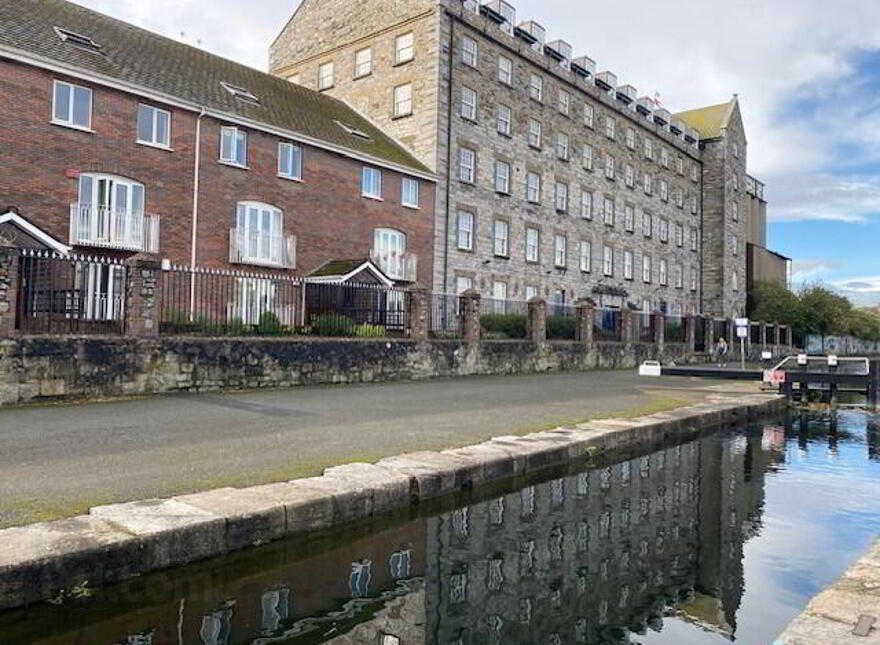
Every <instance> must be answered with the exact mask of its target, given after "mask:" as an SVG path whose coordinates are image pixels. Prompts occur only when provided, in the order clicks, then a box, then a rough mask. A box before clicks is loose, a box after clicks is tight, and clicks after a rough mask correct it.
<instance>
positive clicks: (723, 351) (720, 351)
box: [715, 336, 730, 367]
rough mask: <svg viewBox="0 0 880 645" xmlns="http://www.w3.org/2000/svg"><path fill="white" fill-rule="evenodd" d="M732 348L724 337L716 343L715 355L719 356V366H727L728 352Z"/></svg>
mask: <svg viewBox="0 0 880 645" xmlns="http://www.w3.org/2000/svg"><path fill="white" fill-rule="evenodd" d="M729 349H730V348H729V347H728V346H727V341H726V340H724V337H723V336H722V337H721V338H719V339H718V342H717V343H716V344H715V355H716V356H717V357H718V367H727V352H728V350H729Z"/></svg>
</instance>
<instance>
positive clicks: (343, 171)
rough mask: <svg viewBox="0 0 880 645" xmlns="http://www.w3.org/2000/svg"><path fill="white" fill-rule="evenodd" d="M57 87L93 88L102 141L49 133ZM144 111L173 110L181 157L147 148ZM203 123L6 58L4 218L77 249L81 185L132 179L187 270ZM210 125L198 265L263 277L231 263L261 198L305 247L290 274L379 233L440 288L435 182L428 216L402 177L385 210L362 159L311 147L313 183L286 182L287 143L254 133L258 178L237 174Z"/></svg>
mask: <svg viewBox="0 0 880 645" xmlns="http://www.w3.org/2000/svg"><path fill="white" fill-rule="evenodd" d="M56 79H57V80H67V81H69V82H72V83H75V84H78V85H83V86H87V87H91V89H92V90H93V103H92V129H93V132H84V131H79V130H75V129H70V128H66V127H63V126H58V125H53V124H51V123H50V120H51V117H52V93H53V90H52V87H53V80H56ZM139 103H146V104H151V105H156V106H157V107H161V108H162V109H165V110H168V111H170V112H171V115H172V116H171V150H170V151H168V150H164V149H158V148H153V147H149V146H145V145H141V144H138V143H136V123H137V109H138V104H139ZM198 119H199V117H198V115H197V114H195V113H193V112H191V111H189V110H185V109H178V108H175V107H173V106H168V105H163V104H160V103H155V102H153V101H149V100H145V99H140V98H139V97H137V96H135V95H133V94H128V93H126V92H123V91H119V90H116V89H112V88H109V87H102V86H97V85H95V84H92V83H88V82H84V81H80V80H76V79H66V78H65V77H64V76H63V75H60V74H55V73H52V72H49V71H46V70H42V69H38V68H35V67H30V66H26V65H23V64H19V63H14V62H10V61H6V60H0V150H2V153H0V211H2V210H5V207H7V206H16V207H17V208H18V209H19V211H20V213H21V215H22V216H24V217H25V218H27V219H28V220H30V221H31V222H32V223H34V224H35V225H37V226H39V227H40V228H42V229H43V230H45V231H46V232H48V233H49V234H51V235H52V236H54V237H55V238H57V239H58V240H60V241H62V242H64V243H68V241H69V229H70V204H71V203H73V202H75V201H77V199H78V180H77V177H78V175H79V174H80V173H82V172H100V173H107V174H112V175H118V176H122V177H126V178H129V179H132V180H134V181H137V182H139V183H142V184H143V185H144V187H145V211H146V212H148V213H153V214H156V215H159V216H160V217H161V237H160V247H159V253H158V255H159V257H160V258H163V259H168V260H170V261H171V262H172V263H175V264H188V263H189V261H190V253H191V237H192V212H193V176H194V165H195V161H194V151H195V139H196V125H197V122H198ZM201 124H202V125H201V141H202V143H201V161H200V164H199V165H200V169H199V174H200V189H199V207H198V212H199V226H198V235H197V244H196V264H197V265H198V266H201V267H209V268H235V269H243V270H262V269H264V267H248V266H243V265H234V266H233V265H230V263H229V245H230V240H229V237H230V233H229V231H230V228H232V227H234V226H235V224H236V204H237V202H239V201H245V200H253V201H259V202H263V203H266V204H270V205H272V206H274V207H276V208H278V209H280V210H281V211H282V212H283V229H284V234H285V235H295V236H296V237H297V266H296V270H295V271H292V272H291V273H294V274H296V275H305V274H308V273H309V272H310V271H312V270H314V269H315V268H317V267H318V266H319V265H321V264H322V263H323V262H325V261H327V260H330V259H354V258H361V257H364V258H365V257H367V256H368V255H369V254H370V251H371V249H372V246H373V235H374V230H375V229H376V228H391V229H397V230H399V231H402V232H403V233H405V234H406V235H407V242H406V244H407V249H406V250H407V251H408V252H409V253H413V254H415V255H417V256H418V283H419V284H421V285H422V286H429V285H430V282H431V271H432V262H433V251H432V250H433V230H434V224H433V218H434V184H433V183H432V182H430V181H426V180H419V184H420V208H419V209H418V210H416V209H412V208H406V207H404V206H402V205H401V203H400V202H401V190H400V184H401V177H402V174H401V173H399V172H396V171H394V170H390V169H385V168H382V169H381V170H382V180H383V186H382V194H383V198H384V201H377V200H372V199H367V198H364V197H362V196H361V185H360V181H361V171H362V168H363V166H364V165H365V164H364V163H363V162H362V161H360V160H358V159H352V158H349V157H346V156H343V155H341V154H337V153H335V152H331V151H328V150H325V149H322V148H318V147H314V146H310V145H307V144H298V145H301V147H302V148H303V181H302V182H298V181H292V180H289V179H284V178H281V177H279V176H278V172H277V169H278V143H279V141H283V140H284V139H282V138H280V137H278V136H274V135H270V134H267V133H264V132H260V131H256V130H253V129H247V128H243V129H245V130H246V131H247V133H248V169H247V170H245V169H240V168H235V167H231V166H228V165H225V164H222V163H220V162H219V161H218V157H219V149H220V128H221V126H222V125H224V124H223V123H221V122H220V121H218V120H216V119H214V118H211V117H207V116H206V117H203V118H202V119H201ZM294 143H296V142H294ZM77 250H80V251H86V252H88V251H91V249H87V248H83V247H77Z"/></svg>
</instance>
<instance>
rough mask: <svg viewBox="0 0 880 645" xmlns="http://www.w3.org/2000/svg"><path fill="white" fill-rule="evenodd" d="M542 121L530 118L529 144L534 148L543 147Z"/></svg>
mask: <svg viewBox="0 0 880 645" xmlns="http://www.w3.org/2000/svg"><path fill="white" fill-rule="evenodd" d="M541 129H542V126H541V122H540V121H538V120H537V119H529V145H530V146H532V147H533V148H540V147H541Z"/></svg>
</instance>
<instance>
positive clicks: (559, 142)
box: [556, 132, 571, 161]
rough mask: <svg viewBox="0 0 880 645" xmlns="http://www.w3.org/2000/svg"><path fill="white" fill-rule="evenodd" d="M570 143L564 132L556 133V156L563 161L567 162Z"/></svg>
mask: <svg viewBox="0 0 880 645" xmlns="http://www.w3.org/2000/svg"><path fill="white" fill-rule="evenodd" d="M570 141H571V140H570V139H569V137H568V134H566V133H565V132H557V133H556V156H557V157H558V158H559V159H561V160H563V161H568V157H569V148H570Z"/></svg>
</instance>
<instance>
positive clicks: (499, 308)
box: [492, 280, 507, 314]
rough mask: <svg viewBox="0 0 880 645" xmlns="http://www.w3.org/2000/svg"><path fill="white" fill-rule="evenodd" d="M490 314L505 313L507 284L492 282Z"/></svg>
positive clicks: (498, 281) (499, 281) (500, 281)
mask: <svg viewBox="0 0 880 645" xmlns="http://www.w3.org/2000/svg"><path fill="white" fill-rule="evenodd" d="M492 299H493V300H494V301H495V302H493V303H492V312H493V313H496V314H504V313H507V283H506V282H504V281H502V280H495V281H493V282H492Z"/></svg>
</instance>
